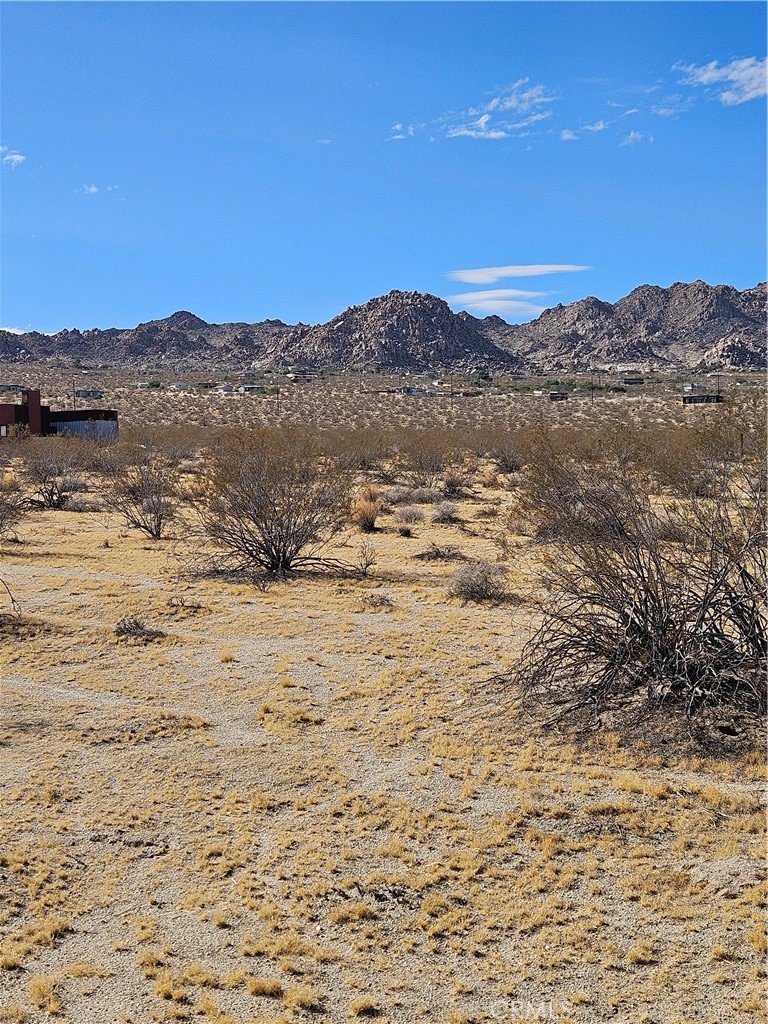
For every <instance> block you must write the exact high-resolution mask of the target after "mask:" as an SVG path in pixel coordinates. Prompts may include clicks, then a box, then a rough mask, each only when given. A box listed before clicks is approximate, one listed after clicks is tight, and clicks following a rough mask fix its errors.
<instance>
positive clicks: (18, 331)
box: [0, 327, 27, 334]
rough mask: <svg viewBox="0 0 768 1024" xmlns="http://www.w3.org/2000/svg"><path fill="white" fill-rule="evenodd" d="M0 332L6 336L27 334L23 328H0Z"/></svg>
mask: <svg viewBox="0 0 768 1024" xmlns="http://www.w3.org/2000/svg"><path fill="white" fill-rule="evenodd" d="M0 331H5V332H6V333H7V334H26V333H27V332H26V331H25V330H24V328H23V327H0Z"/></svg>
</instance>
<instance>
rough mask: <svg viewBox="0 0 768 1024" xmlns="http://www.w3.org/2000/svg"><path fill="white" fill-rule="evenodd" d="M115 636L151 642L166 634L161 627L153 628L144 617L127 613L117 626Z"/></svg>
mask: <svg viewBox="0 0 768 1024" xmlns="http://www.w3.org/2000/svg"><path fill="white" fill-rule="evenodd" d="M115 636H116V637H118V638H119V639H121V640H138V641H139V642H140V643H143V644H150V643H152V642H153V641H154V640H159V639H161V637H164V636H165V633H164V632H163V631H162V630H161V629H151V628H150V627H149V626H147V624H146V623H145V622H144V620H143V619H140V618H138V617H137V616H135V615H126V616H125V617H124V618H122V619H120V621H119V622H118V623H117V625H116V626H115Z"/></svg>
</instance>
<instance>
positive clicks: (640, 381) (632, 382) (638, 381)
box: [624, 377, 645, 387]
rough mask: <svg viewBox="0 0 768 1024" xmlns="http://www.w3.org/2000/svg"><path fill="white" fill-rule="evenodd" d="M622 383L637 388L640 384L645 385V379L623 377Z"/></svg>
mask: <svg viewBox="0 0 768 1024" xmlns="http://www.w3.org/2000/svg"><path fill="white" fill-rule="evenodd" d="M624 383H625V384H629V385H631V386H632V387H637V386H638V385H640V384H645V378H643V377H625V378H624Z"/></svg>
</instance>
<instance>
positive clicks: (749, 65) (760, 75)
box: [672, 57, 768, 107]
mask: <svg viewBox="0 0 768 1024" xmlns="http://www.w3.org/2000/svg"><path fill="white" fill-rule="evenodd" d="M672 70H673V71H682V72H684V77H683V78H682V79H681V80H680V82H681V84H682V85H703V86H721V87H722V86H726V87H727V88H720V89H718V90H717V96H718V99H719V100H720V102H721V103H722V104H723V105H724V106H726V107H733V106H737V105H738V104H739V103H746V102H747V101H748V100H756V99H758V97H760V96H765V95H766V92H767V91H768V58H765V57H764V58H763V59H762V60H758V59H757V57H742V58H740V59H738V60H732V61H731V62H730V64H723V65H722V66H721V65H720V64H719V63H718V61H716V60H713V61H711V62H710V63H709V64H703V65H702V66H701V67H697V66H696V65H695V64H675V65H673V67H672Z"/></svg>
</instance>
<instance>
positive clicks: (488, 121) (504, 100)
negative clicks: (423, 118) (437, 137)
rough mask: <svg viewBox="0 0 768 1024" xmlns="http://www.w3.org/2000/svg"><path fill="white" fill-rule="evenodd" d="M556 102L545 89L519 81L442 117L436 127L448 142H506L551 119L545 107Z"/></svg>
mask: <svg viewBox="0 0 768 1024" xmlns="http://www.w3.org/2000/svg"><path fill="white" fill-rule="evenodd" d="M556 100H557V96H556V95H555V94H554V93H553V92H551V91H550V90H549V89H548V88H547V87H546V86H544V85H531V84H530V79H528V78H519V79H518V80H517V81H516V82H513V83H512V85H508V86H506V87H505V88H504V89H501V90H500V91H499V92H498V93H497V94H496V95H495V96H492V97H491V98H490V99H489V100H487V101H486V102H484V103H482V104H480V105H479V106H474V107H470V108H469V109H468V110H463V111H459V112H458V113H450V114H443V115H442V117H440V118H438V121H437V122H436V124H437V125H439V126H440V128H441V129H442V131H443V133H444V134H445V137H446V138H448V139H456V138H467V139H507V138H509V137H510V136H512V135H514V134H515V133H518V132H524V130H525V129H526V128H530V127H531V126H533V125H535V124H538V123H539V122H541V121H545V120H547V118H549V117H551V116H552V115H551V111H549V110H548V109H547V107H548V106H549V104H551V103H554V102H555V101H556ZM521 114H523V115H525V116H524V117H523V118H522V119H521V118H520V115H521Z"/></svg>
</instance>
